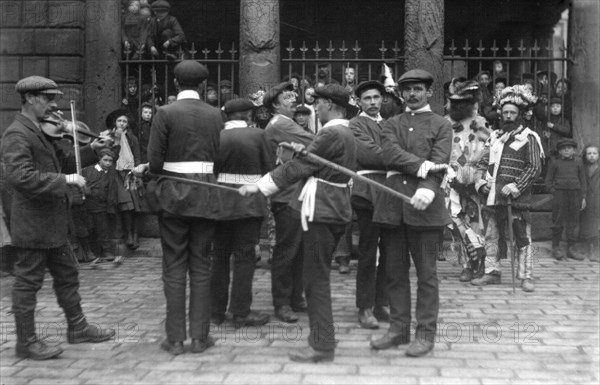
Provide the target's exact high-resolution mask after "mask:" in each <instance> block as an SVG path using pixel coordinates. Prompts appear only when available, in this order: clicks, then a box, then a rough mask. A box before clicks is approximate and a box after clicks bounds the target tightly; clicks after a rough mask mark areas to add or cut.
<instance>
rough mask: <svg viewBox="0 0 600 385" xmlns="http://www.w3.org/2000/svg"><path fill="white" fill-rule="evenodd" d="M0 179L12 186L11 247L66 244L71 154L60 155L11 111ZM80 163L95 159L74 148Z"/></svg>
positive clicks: (54, 145) (83, 149)
mask: <svg viewBox="0 0 600 385" xmlns="http://www.w3.org/2000/svg"><path fill="white" fill-rule="evenodd" d="M0 154H1V155H2V172H3V175H2V178H0V179H1V180H2V182H3V183H4V182H5V181H6V182H7V183H8V185H9V186H10V187H11V188H12V189H13V190H14V194H13V199H12V205H11V215H10V229H11V236H12V241H13V245H14V246H17V247H22V248H30V249H47V248H56V247H60V246H63V245H64V244H66V243H67V232H68V228H69V215H70V214H69V202H68V199H67V193H68V190H69V187H68V186H67V181H66V176H65V174H73V173H75V172H76V170H75V169H76V167H75V155H74V153H73V154H70V155H67V154H65V153H64V152H63V151H62V150H61V149H60V148H59V147H58V145H57V143H56V142H55V141H52V140H51V139H50V138H49V137H47V136H46V135H45V134H44V133H43V132H42V131H41V130H40V129H39V128H38V127H36V125H35V124H34V123H33V122H32V121H31V120H29V118H27V117H26V116H25V115H23V114H21V113H17V115H16V117H15V120H14V121H13V123H12V124H11V125H10V126H8V128H7V129H6V131H5V132H4V135H3V136H2V143H1V145H0ZM80 154H81V165H82V167H84V166H87V165H89V164H93V163H94V162H96V161H97V157H96V154H95V153H94V151H93V150H92V149H91V147H90V146H84V147H81V148H80Z"/></svg>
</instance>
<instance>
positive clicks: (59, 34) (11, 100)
mask: <svg viewBox="0 0 600 385" xmlns="http://www.w3.org/2000/svg"><path fill="white" fill-rule="evenodd" d="M84 5H85V1H83V0H82V1H55V0H35V1H34V0H31V1H30V0H18V1H7V0H0V133H1V132H2V131H3V130H4V129H5V128H6V127H7V126H8V124H10V122H11V121H12V119H13V117H14V113H15V112H16V111H18V110H19V109H20V98H19V95H18V94H17V93H16V92H15V88H14V86H15V83H16V82H17V81H18V80H19V79H21V78H24V77H26V76H30V75H40V76H45V77H49V78H52V79H54V80H55V81H56V82H57V83H58V84H59V85H60V86H61V89H62V91H63V92H64V93H65V95H64V96H63V97H62V99H61V100H60V101H59V107H60V108H61V109H63V110H65V111H66V110H68V108H69V101H70V100H72V99H73V100H77V101H78V108H82V106H83V101H82V95H81V94H82V89H83V82H84V61H83V56H84V52H85V7H84Z"/></svg>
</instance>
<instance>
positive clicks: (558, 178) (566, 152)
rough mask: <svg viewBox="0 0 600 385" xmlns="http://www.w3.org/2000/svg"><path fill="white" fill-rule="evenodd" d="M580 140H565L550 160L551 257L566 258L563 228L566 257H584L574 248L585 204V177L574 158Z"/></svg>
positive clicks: (559, 144)
mask: <svg viewBox="0 0 600 385" xmlns="http://www.w3.org/2000/svg"><path fill="white" fill-rule="evenodd" d="M576 148H577V143H576V142H575V141H574V140H573V139H562V140H560V141H559V142H558V144H557V146H556V150H557V151H558V154H559V156H558V157H557V158H555V159H552V160H551V161H550V165H549V166H548V171H547V173H546V187H547V188H548V190H549V191H550V192H551V193H552V195H553V203H552V257H553V258H554V259H556V260H561V259H564V257H565V255H564V254H563V253H562V251H561V250H560V240H561V237H562V232H563V228H564V227H566V231H567V254H566V257H567V258H571V259H575V260H582V259H583V258H582V257H581V256H580V255H578V254H577V253H576V251H575V243H576V242H577V237H578V230H579V211H580V210H583V209H584V208H585V205H586V199H585V197H586V187H587V183H586V176H585V168H584V166H583V164H582V163H581V161H579V159H577V158H576V157H575V150H576Z"/></svg>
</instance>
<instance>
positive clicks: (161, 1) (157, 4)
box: [152, 0, 171, 10]
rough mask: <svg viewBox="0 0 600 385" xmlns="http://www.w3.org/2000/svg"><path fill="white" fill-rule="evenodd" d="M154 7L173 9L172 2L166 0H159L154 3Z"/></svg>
mask: <svg viewBox="0 0 600 385" xmlns="http://www.w3.org/2000/svg"><path fill="white" fill-rule="evenodd" d="M152 9H154V10H169V9H171V4H169V2H168V1H165V0H157V1H155V2H154V3H152Z"/></svg>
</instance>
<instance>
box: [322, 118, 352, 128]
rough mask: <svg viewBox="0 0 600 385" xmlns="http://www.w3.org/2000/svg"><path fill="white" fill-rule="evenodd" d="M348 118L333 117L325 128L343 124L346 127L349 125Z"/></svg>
mask: <svg viewBox="0 0 600 385" xmlns="http://www.w3.org/2000/svg"><path fill="white" fill-rule="evenodd" d="M348 123H349V122H348V119H332V120H330V121H329V122H327V123H325V124H324V125H323V128H326V127H331V126H337V125H341V126H344V127H348Z"/></svg>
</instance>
